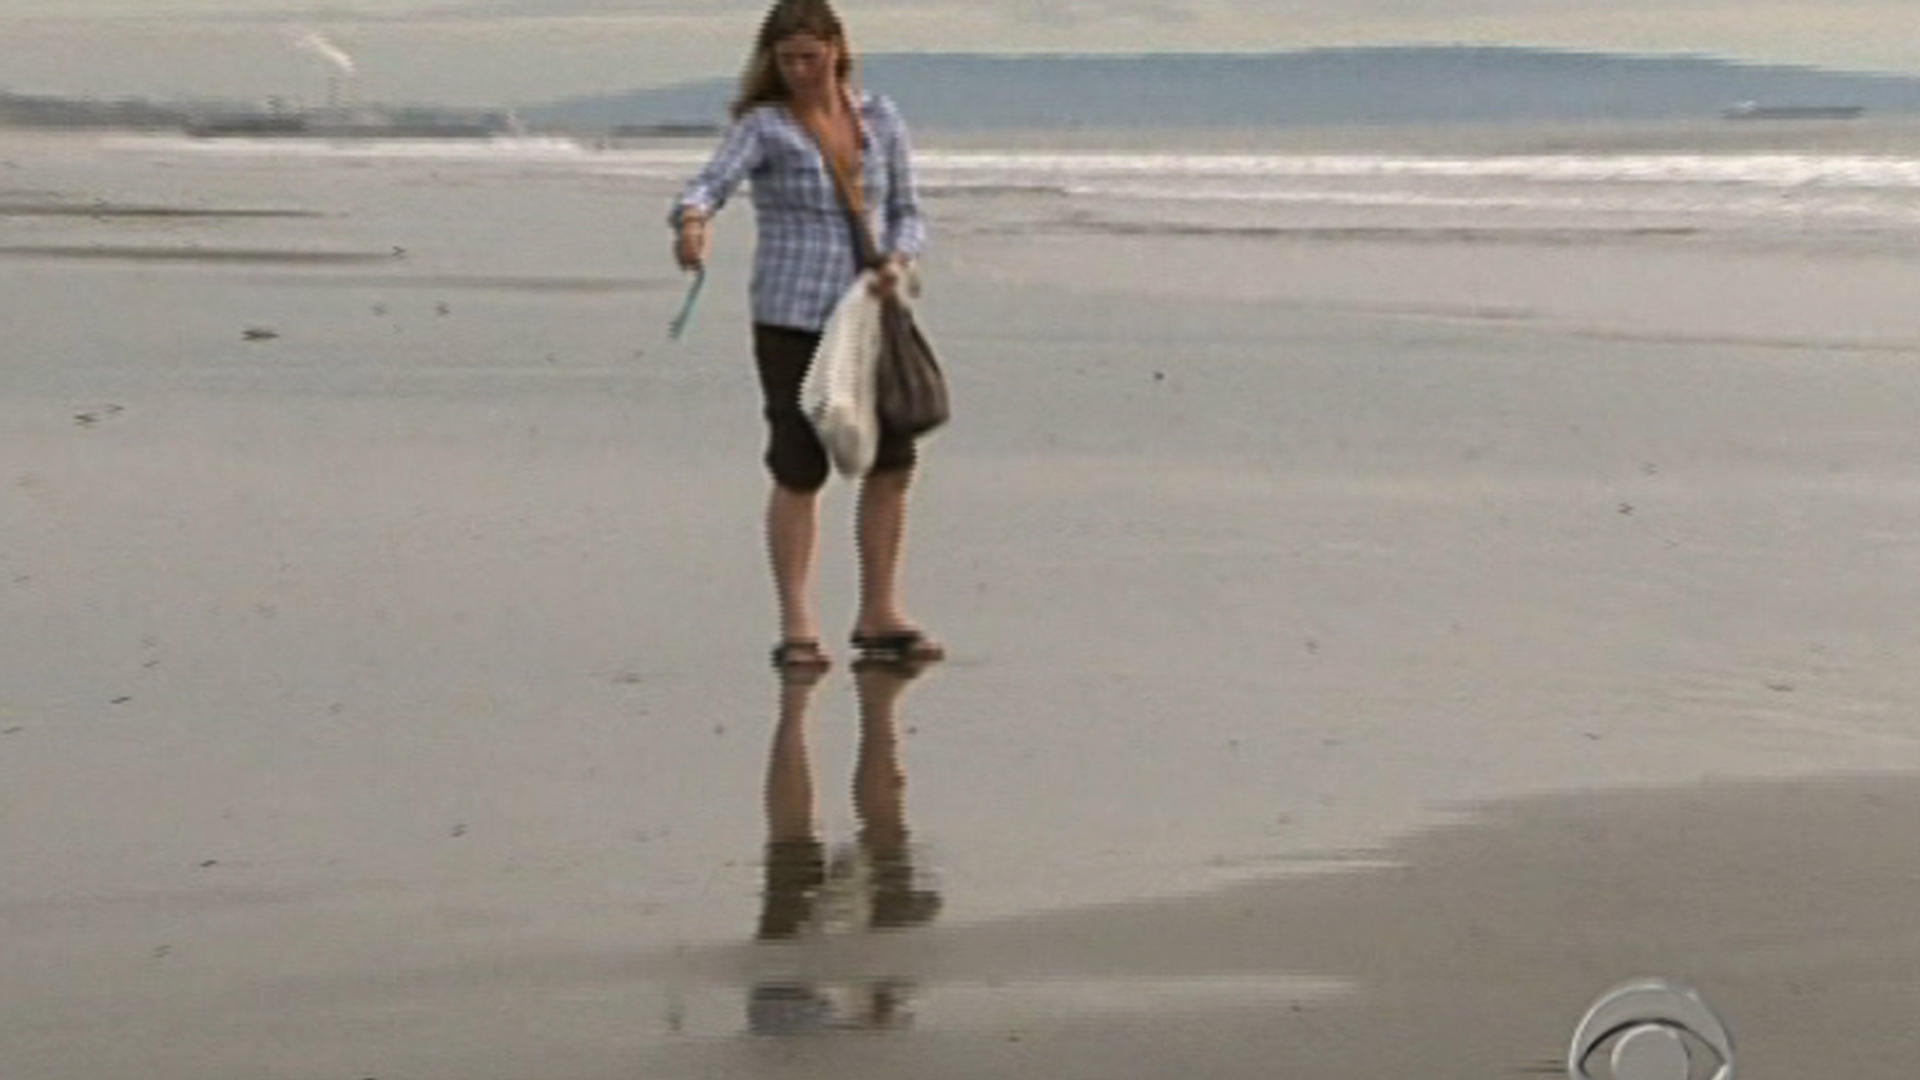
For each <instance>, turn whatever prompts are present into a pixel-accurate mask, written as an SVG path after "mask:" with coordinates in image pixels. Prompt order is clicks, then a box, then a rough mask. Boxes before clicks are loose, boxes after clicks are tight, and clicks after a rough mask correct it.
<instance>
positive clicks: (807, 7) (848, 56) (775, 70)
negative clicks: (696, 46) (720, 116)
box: [728, 0, 853, 120]
mask: <svg viewBox="0 0 1920 1080" xmlns="http://www.w3.org/2000/svg"><path fill="white" fill-rule="evenodd" d="M795 34H811V35H813V36H814V37H817V38H819V39H820V40H822V41H826V42H831V43H833V44H835V45H838V46H839V47H840V59H839V61H838V62H837V63H835V64H834V69H833V73H834V75H836V76H838V77H839V79H840V82H841V83H842V84H845V83H849V82H851V81H852V80H853V47H852V46H851V45H849V44H847V31H846V28H845V27H843V26H841V25H840V16H838V15H836V14H834V11H833V5H831V4H829V3H827V0H779V2H778V3H776V4H774V5H773V8H772V9H771V10H769V11H768V12H767V17H766V18H765V19H763V20H761V23H760V36H759V37H758V38H756V39H754V43H753V55H751V56H749V57H747V68H746V70H745V71H744V72H742V73H741V74H740V96H739V97H736V98H734V99H733V107H732V108H731V109H729V110H728V112H729V113H730V114H731V115H732V116H733V118H734V119H735V120H738V119H740V117H742V116H744V115H745V114H746V113H747V110H749V109H752V108H753V107H754V106H756V105H765V104H767V103H768V102H772V101H785V100H787V82H786V80H785V79H783V78H781V77H780V65H779V64H778V63H776V62H775V61H774V58H773V47H774V46H775V45H778V44H780V43H781V42H782V41H785V40H786V39H788V38H790V37H792V36H793V35H795Z"/></svg>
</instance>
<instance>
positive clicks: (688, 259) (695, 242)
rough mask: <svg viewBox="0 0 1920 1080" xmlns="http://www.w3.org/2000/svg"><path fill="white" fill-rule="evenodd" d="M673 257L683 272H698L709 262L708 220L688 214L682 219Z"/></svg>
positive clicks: (675, 240)
mask: <svg viewBox="0 0 1920 1080" xmlns="http://www.w3.org/2000/svg"><path fill="white" fill-rule="evenodd" d="M673 257H674V259H675V261H677V262H678V263H679V264H680V269H682V270H698V269H700V267H701V266H702V265H704V264H705V263H706V261H707V219H706V218H703V217H699V216H697V215H694V214H688V215H686V216H684V217H682V218H681V219H680V232H679V234H678V236H676V237H675V239H674V244H673Z"/></svg>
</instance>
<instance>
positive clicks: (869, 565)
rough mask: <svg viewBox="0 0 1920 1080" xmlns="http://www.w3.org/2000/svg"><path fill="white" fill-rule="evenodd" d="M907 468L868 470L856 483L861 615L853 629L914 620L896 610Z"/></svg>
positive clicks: (866, 630) (878, 629)
mask: <svg viewBox="0 0 1920 1080" xmlns="http://www.w3.org/2000/svg"><path fill="white" fill-rule="evenodd" d="M912 480H913V471H912V470H911V469H899V470H895V471H889V472H879V473H870V474H868V476H867V478H866V480H865V481H863V482H862V483H861V485H860V510H859V520H858V523H857V526H856V529H857V532H858V539H859V545H860V617H859V618H858V619H856V620H854V624H853V625H854V632H855V633H861V634H877V633H884V632H885V631H888V630H901V629H906V628H908V627H911V626H912V625H913V624H912V623H910V622H909V621H908V620H907V616H906V613H905V612H903V611H901V610H900V594H899V573H900V544H901V539H902V537H903V536H904V535H905V534H906V528H907V486H908V485H909V484H910V483H911V482H912Z"/></svg>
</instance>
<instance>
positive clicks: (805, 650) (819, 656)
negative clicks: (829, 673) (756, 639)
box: [773, 638, 833, 675]
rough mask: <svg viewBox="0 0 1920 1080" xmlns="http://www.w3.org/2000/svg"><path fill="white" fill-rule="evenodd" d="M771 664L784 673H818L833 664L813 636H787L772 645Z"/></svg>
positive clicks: (831, 659)
mask: <svg viewBox="0 0 1920 1080" xmlns="http://www.w3.org/2000/svg"><path fill="white" fill-rule="evenodd" d="M773 666H774V667H775V668H776V669H778V670H779V671H781V672H782V673H785V674H790V675H804V674H819V673H821V672H824V671H826V670H827V669H828V668H830V667H832V666H833V658H832V657H830V656H828V655H827V653H826V650H825V649H822V648H821V647H820V642H819V641H818V640H817V639H814V638H788V639H787V640H785V641H782V642H781V643H780V644H778V645H775V646H774V647H773Z"/></svg>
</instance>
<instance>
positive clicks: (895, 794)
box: [748, 664, 940, 1033]
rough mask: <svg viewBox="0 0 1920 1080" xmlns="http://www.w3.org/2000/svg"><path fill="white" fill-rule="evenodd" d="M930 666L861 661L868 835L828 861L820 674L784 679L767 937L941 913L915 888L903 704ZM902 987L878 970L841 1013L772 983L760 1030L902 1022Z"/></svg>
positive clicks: (908, 923)
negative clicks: (817, 754) (817, 746)
mask: <svg viewBox="0 0 1920 1080" xmlns="http://www.w3.org/2000/svg"><path fill="white" fill-rule="evenodd" d="M918 674H919V672H918V670H917V669H915V668H911V667H902V666H899V665H880V664H863V665H858V666H856V668H855V673H854V680H855V683H856V686H857V687H858V691H859V699H860V751H859V759H858V761H857V762H856V764H855V766H854V773H853V806H854V812H855V814H856V815H858V817H859V819H860V831H859V836H858V842H857V844H855V845H854V846H853V847H852V848H851V849H849V850H847V851H844V852H840V853H837V854H835V856H834V857H833V859H832V860H831V861H830V862H829V860H828V859H827V857H826V848H825V846H824V845H823V844H822V843H821V841H820V837H819V828H818V824H817V821H816V811H815V801H814V791H813V766H812V762H811V760H810V757H809V754H808V744H807V707H808V704H809V702H810V700H811V698H812V695H813V691H814V687H815V686H816V685H817V684H818V681H819V676H818V675H817V674H803V673H790V674H789V675H788V676H787V677H786V678H783V679H782V680H781V684H780V715H779V719H778V722H777V724H776V726H775V727H774V732H773V748H772V752H771V754H770V755H769V758H768V762H767V787H766V810H767V853H766V859H767V862H766V893H765V896H764V900H763V903H762V906H761V911H760V925H759V930H758V933H757V936H758V937H759V938H760V939H761V940H762V941H780V940H788V939H794V938H798V937H800V936H802V935H803V934H819V933H826V932H829V931H831V930H846V929H857V930H898V929H904V928H907V927H912V926H920V925H923V924H925V923H928V922H931V921H932V920H933V918H934V916H935V915H937V914H938V913H939V911H940V895H939V894H938V893H937V892H934V891H932V890H930V889H921V888H916V887H915V886H916V881H915V871H914V866H913V860H912V854H911V845H910V843H909V833H908V830H907V823H906V815H905V792H906V777H905V774H904V773H903V772H902V771H901V768H900V759H899V743H898V738H897V734H896V729H897V725H896V719H895V717H896V711H897V706H898V703H899V700H900V696H901V694H902V692H903V691H905V690H906V688H907V684H908V683H910V682H912V681H913V679H914V677H915V676H916V675H918ZM903 989H904V988H903V987H902V986H900V985H899V984H898V983H897V982H895V981H893V980H886V979H879V980H876V981H874V982H873V983H872V984H870V985H869V986H867V987H865V988H864V997H865V1000H864V1001H863V1002H862V1006H861V1012H860V1014H859V1015H855V1016H840V1015H836V1013H837V1012H838V1011H839V1010H837V1009H836V1007H835V1006H834V1005H833V1003H832V1001H831V999H830V998H829V997H828V996H827V995H826V994H825V993H823V991H822V990H821V989H820V988H818V987H815V986H812V985H808V984H804V983H763V984H761V985H759V986H756V987H755V988H754V990H753V997H752V1001H751V1002H750V1005H749V1010H748V1011H749V1016H750V1020H751V1022H752V1026H753V1029H754V1030H755V1031H758V1032H763V1033H778V1032H783V1031H794V1030H801V1029H818V1028H822V1027H865V1028H874V1027H889V1026H893V1025H894V1024H896V1023H897V1022H898V1010H899V1006H900V998H901V994H902V991H903Z"/></svg>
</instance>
